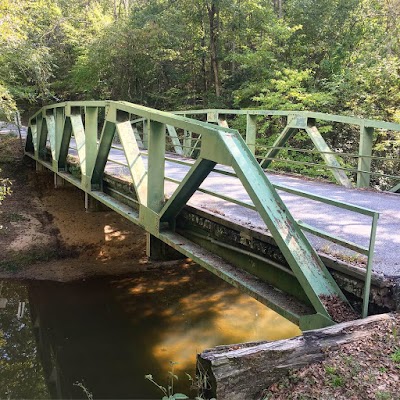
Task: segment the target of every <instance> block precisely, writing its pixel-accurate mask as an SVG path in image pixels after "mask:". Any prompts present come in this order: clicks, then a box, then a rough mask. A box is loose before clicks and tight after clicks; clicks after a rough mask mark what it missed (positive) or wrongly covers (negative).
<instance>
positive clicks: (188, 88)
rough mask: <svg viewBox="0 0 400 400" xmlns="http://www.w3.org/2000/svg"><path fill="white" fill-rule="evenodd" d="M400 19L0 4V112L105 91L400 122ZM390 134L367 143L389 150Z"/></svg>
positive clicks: (274, 4) (280, 6)
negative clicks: (399, 20) (399, 21)
mask: <svg viewBox="0 0 400 400" xmlns="http://www.w3.org/2000/svg"><path fill="white" fill-rule="evenodd" d="M399 16H400V0H18V1H12V0H0V65H1V69H0V109H1V110H2V113H3V114H6V115H9V116H10V115H12V113H13V112H14V111H15V109H16V108H17V107H18V108H19V109H20V110H21V111H24V110H25V116H26V117H27V116H28V115H29V113H30V112H31V110H32V109H38V108H39V107H41V106H42V105H44V104H48V103H55V102H57V101H66V100H90V99H95V100H101V99H113V100H127V101H130V102H133V103H138V104H142V105H146V106H150V107H154V108H158V109H162V110H182V109H185V110H187V109H199V108H200V109H201V108H214V107H215V108H264V109H285V110H312V111H321V112H327V113H332V114H345V115H354V116H358V117H365V118H371V119H382V120H385V121H393V122H400V27H399V24H398V23H397V21H398V19H399ZM236 127H237V126H236ZM267 128H268V127H267ZM327 130H328V129H326V131H327ZM322 132H323V129H322ZM272 133H274V132H272ZM275 133H276V132H275ZM397 134H398V133H397ZM387 135H388V134H387V133H384V134H382V135H381V136H380V138H378V141H377V144H376V146H375V149H377V150H381V151H385V150H387V149H389V148H390V153H391V154H392V155H394V156H396V154H397V152H398V149H399V146H400V145H399V143H400V138H397V136H396V134H389V136H390V135H391V136H390V137H387ZM393 135H394V136H393ZM273 136H274V135H272V136H271V137H273ZM335 137H336V139H335V140H341V137H340V135H339V136H335ZM356 137H358V135H353V137H352V138H350V139H346V140H347V142H348V147H349V148H351V147H352V144H351V141H352V140H356V139H355V138H356ZM267 142H268V140H267ZM342 142H343V141H342ZM331 145H332V143H331ZM333 147H335V143H333ZM385 172H389V173H390V172H391V171H390V169H389V170H385ZM381 183H382V182H381Z"/></svg>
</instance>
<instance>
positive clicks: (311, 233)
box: [25, 101, 400, 329]
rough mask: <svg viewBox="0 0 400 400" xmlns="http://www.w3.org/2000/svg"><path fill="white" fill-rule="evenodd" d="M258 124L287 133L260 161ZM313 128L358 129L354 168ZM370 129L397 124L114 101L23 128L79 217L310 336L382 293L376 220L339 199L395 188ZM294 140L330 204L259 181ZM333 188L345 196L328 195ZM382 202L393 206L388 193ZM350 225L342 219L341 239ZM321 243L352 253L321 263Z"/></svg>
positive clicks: (54, 113)
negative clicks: (190, 266) (116, 218)
mask: <svg viewBox="0 0 400 400" xmlns="http://www.w3.org/2000/svg"><path fill="white" fill-rule="evenodd" d="M227 116H230V117H231V118H241V121H242V124H243V125H244V127H245V128H243V130H245V134H243V136H242V134H241V132H239V131H238V130H234V129H230V128H229V127H228V122H227V121H228V120H227ZM268 118H280V119H281V120H282V121H285V123H286V126H285V127H284V129H283V131H282V132H281V134H280V135H279V136H278V138H277V140H276V142H275V143H274V144H273V146H270V147H265V148H264V149H263V153H262V156H260V150H259V149H258V147H257V146H256V135H257V129H258V128H257V121H260V119H263V120H265V119H268ZM318 123H325V124H326V123H340V124H344V125H349V126H350V125H351V126H353V127H354V126H355V127H357V129H358V131H359V151H358V153H357V154H350V156H351V157H354V158H355V159H356V160H358V161H357V165H356V166H355V167H353V168H349V167H348V166H346V165H344V164H343V162H341V157H342V156H343V153H342V152H340V151H339V152H338V151H337V150H335V151H334V150H332V149H331V148H330V147H329V145H328V144H327V142H326V141H325V140H324V137H323V135H322V134H321V133H320V131H319V130H318V127H317V126H318ZM374 129H380V130H388V131H394V132H396V133H397V132H400V125H398V124H393V123H386V122H380V121H374V120H365V119H357V118H351V117H344V116H335V115H328V114H322V113H311V112H294V111H290V112H287V111H269V110H200V111H187V112H173V113H169V112H162V111H158V110H155V109H151V108H147V107H143V106H139V105H135V104H131V103H127V102H121V101H86V102H66V103H60V104H54V105H50V106H45V107H43V108H42V109H41V110H40V111H38V112H37V113H36V114H35V115H34V116H33V117H32V118H31V119H30V123H29V127H28V133H27V140H26V149H25V153H26V155H28V156H29V157H31V158H32V159H33V160H35V161H36V165H37V169H48V170H50V171H52V172H53V173H54V179H55V185H56V186H57V185H59V184H61V182H65V181H67V182H69V183H71V184H73V185H74V186H76V187H78V188H79V189H81V190H82V191H84V192H85V204H86V207H87V208H90V207H93V206H94V205H95V204H96V203H102V204H104V205H106V206H107V207H109V208H110V209H112V210H114V211H116V212H117V213H119V214H121V215H123V216H124V217H125V218H127V219H128V220H129V221H132V222H133V223H135V224H137V225H139V226H141V227H142V228H143V229H144V230H145V231H146V232H147V238H148V239H147V242H148V243H147V252H148V254H149V255H150V256H151V257H155V258H157V257H158V258H160V257H168V256H175V257H176V254H171V253H173V252H175V251H177V252H179V253H180V254H181V255H184V256H186V257H189V258H191V259H193V260H194V261H195V262H197V263H198V264H200V265H201V266H203V267H204V268H206V269H208V270H210V271H211V272H213V273H215V274H216V275H218V276H220V277H221V278H222V279H224V280H225V281H227V282H229V283H231V284H232V285H234V286H236V287H238V288H240V289H241V290H242V291H244V292H246V293H248V294H249V295H251V296H253V297H254V298H256V299H257V300H259V301H260V302H262V303H264V304H266V305H267V306H269V307H270V308H272V309H273V310H275V311H277V312H278V313H280V314H281V315H283V316H285V317H286V318H288V319H289V320H291V321H293V322H295V323H296V324H298V325H299V326H300V327H301V328H302V329H311V328H316V327H323V326H328V325H332V324H334V323H335V322H337V320H338V317H337V315H336V314H337V308H338V307H339V308H341V310H343V312H345V313H349V312H352V305H350V302H349V295H348V293H349V292H352V296H353V297H357V298H358V300H359V303H360V304H361V307H360V308H361V315H362V316H363V317H365V316H366V315H368V310H369V303H370V301H372V299H373V298H376V297H377V296H378V297H379V290H380V289H379V288H380V287H383V286H382V285H381V284H380V283H379V282H380V281H379V276H375V275H376V274H375V275H374V272H373V263H374V259H373V256H374V246H375V241H376V233H377V224H378V218H379V212H378V211H375V210H373V209H370V208H369V207H370V205H369V203H368V201H364V198H362V199H361V200H359V201H358V204H357V201H356V202H355V204H354V203H351V202H350V201H347V200H348V199H351V196H352V194H351V193H353V192H357V193H358V194H357V195H358V196H361V195H363V194H364V193H367V194H368V191H362V193H361V194H359V192H360V191H356V190H354V189H349V188H351V187H352V186H356V187H358V188H367V187H368V186H369V184H370V179H371V176H373V175H374V174H375V175H382V176H384V177H387V178H388V179H389V178H390V179H392V180H394V181H396V180H397V181H398V182H400V178H399V177H397V176H396V175H385V174H383V173H381V172H373V168H371V164H372V163H373V162H374V160H375V159H377V160H378V161H379V160H380V159H381V160H380V161H383V160H384V159H385V157H376V156H374V155H373V140H374V139H373V137H374ZM297 132H301V133H302V134H303V135H308V137H309V138H310V140H311V141H312V144H313V146H314V149H312V150H310V149H309V150H304V149H298V151H300V152H314V153H318V154H319V155H320V157H321V160H322V161H323V162H322V164H321V166H323V167H325V168H327V169H328V170H329V171H330V172H331V174H332V176H333V177H334V179H335V180H336V181H337V183H338V184H339V185H341V187H343V189H341V188H339V187H338V186H337V185H332V184H325V188H326V191H327V192H328V195H321V194H318V193H315V192H313V191H307V190H304V186H306V187H307V182H306V183H304V181H303V182H302V184H301V185H300V184H299V180H297V181H296V179H295V178H290V179H292V183H293V182H294V184H292V185H285V184H282V183H280V182H279V176H275V178H274V176H273V175H272V176H271V175H269V174H266V173H265V169H267V168H269V167H270V166H271V164H273V162H274V161H276V160H277V156H278V153H279V152H280V151H282V152H285V151H286V152H287V151H288V150H290V151H295V150H296V149H293V148H290V147H288V140H289V139H290V138H291V137H293V136H294V135H295V134H296V133H297ZM280 160H281V161H280V162H282V159H280ZM395 161H396V160H394V161H393V162H395ZM349 176H353V177H354V179H353V180H354V181H355V183H354V184H353V183H352V180H351V179H350V178H349ZM274 180H275V181H274ZM276 180H278V182H276ZM272 181H274V182H272ZM398 182H397V186H396V184H395V185H394V186H393V188H392V191H393V192H396V191H397V190H398V189H399V184H398ZM310 184H311V183H310ZM321 185H322V186H320V187H322V188H323V187H324V186H323V185H324V184H322V183H321ZM326 185H328V187H326ZM335 188H339V189H340V190H344V192H341V195H337V196H335V195H334V196H329V192H332V193H334V192H335V190H336V189H335ZM326 191H325V192H324V193H326ZM278 192H279V194H278ZM373 195H375V193H372V194H371V196H373ZM378 195H379V196H384V194H382V195H381V194H378ZM285 196H286V197H285ZM288 196H289V197H288ZM341 196H342V198H340V197H341ZM390 196H392V197H391V201H392V202H393V201H394V202H396V201H398V200H397V199H398V195H395V194H392V195H390ZM335 197H336V199H335ZM381 198H382V197H380V199H381ZM310 202H311V203H310ZM291 203H292V204H293V205H294V206H296V205H297V206H300V208H303V209H307V207H309V211H310V212H309V214H314V215H317V216H318V214H319V213H320V217H318V218H317V223H316V225H317V226H312V224H310V223H308V222H304V221H302V220H299V219H298V218H295V217H294V216H293V215H292V212H291V211H290V210H289V208H290V207H288V206H287V204H291ZM307 204H308V205H309V204H312V205H311V206H307ZM324 207H330V208H329V210H331V209H335V210H336V211H335V212H332V213H333V214H332V215H333V218H334V219H335V220H340V219H342V217H341V216H342V215H347V214H351V216H352V217H350V221H351V224H350V225H352V226H355V225H357V224H358V225H360V226H361V225H362V229H363V232H362V234H361V236H360V237H361V239H362V241H363V243H362V244H360V243H356V242H355V241H353V238H354V237H357V235H356V233H354V235H352V234H351V232H350V234H347V235H337V234H336V232H333V233H332V230H331V231H329V229H324V227H323V226H321V222H323V219H324V216H327V215H329V214H330V213H331V211H329V210H326V209H324ZM399 210H400V205H399ZM337 216H339V217H337ZM343 219H344V220H346V218H344V217H343ZM360 221H362V223H361V222H360ZM392 222H393V221H392ZM322 225H323V224H322ZM328 225H329V223H328ZM331 225H332V224H331ZM358 225H357V226H358ZM348 226H349V225H348V224H347V223H346V221H345V222H344V225H343V229H342V231H343V232H345V231H346V229H347V228H348ZM378 232H379V231H378ZM378 239H379V235H378ZM320 241H322V242H323V243H324V246H327V245H326V243H329V245H328V246H333V247H332V248H333V249H336V248H340V249H341V251H342V252H343V254H347V253H346V252H347V251H349V252H350V253H349V254H351V255H350V256H346V257H347V259H346V257H342V261H340V260H339V261H338V260H336V259H335V257H331V256H329V255H328V256H326V255H324V254H321V251H320V249H321V245H320ZM397 242H399V243H400V241H397V239H396V240H394V242H393V246H396V243H397ZM390 249H391V250H393V249H392V248H390ZM322 253H323V252H322ZM325 253H326V251H325ZM354 254H356V256H354ZM351 257H353V261H354V260H361V258H362V260H363V261H362V264H363V266H362V267H356V266H352V265H349V262H347V261H349V259H350V258H351ZM358 257H360V258H358ZM339 259H340V257H339ZM350 261H351V260H350ZM385 262H386V261H385ZM350 264H351V263H350ZM396 274H397V272H395V274H394V275H396ZM398 275H400V273H399V274H398ZM333 276H335V278H334V277H333ZM340 276H341V277H342V278H340ZM343 276H344V278H343ZM348 277H351V278H354V279H355V280H356V281H357V283H356V284H355V288H354V290H350V289H349V288H348V286H349V285H348ZM346 282H347V283H346ZM371 282H372V283H371ZM374 285H375V286H376V290H375V292H373V290H372V289H371V287H372V288H373V287H375V286H374ZM380 285H381V286H380ZM390 290H391V289H390ZM393 290H395V289H393ZM351 303H352V304H354V301H352V302H351ZM356 303H357V301H356Z"/></svg>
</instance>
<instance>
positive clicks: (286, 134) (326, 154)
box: [260, 116, 353, 187]
mask: <svg viewBox="0 0 400 400" xmlns="http://www.w3.org/2000/svg"><path fill="white" fill-rule="evenodd" d="M298 129H302V130H305V131H306V132H307V134H308V136H309V137H310V139H311V140H312V142H313V144H314V146H315V148H316V149H317V150H318V151H319V152H320V155H321V157H322V159H323V160H324V161H325V163H326V165H327V166H328V168H329V169H330V171H331V172H332V174H333V176H334V177H335V179H336V181H337V182H338V183H339V184H340V185H342V186H345V187H353V185H352V183H351V181H350V179H349V178H348V177H347V175H346V173H345V172H344V171H343V170H341V168H342V167H341V165H340V163H339V161H338V159H337V157H336V156H335V155H334V154H330V153H333V152H332V150H331V148H330V147H329V146H328V144H327V143H326V141H325V139H324V138H323V137H322V135H321V133H320V132H319V131H318V128H317V127H316V126H315V124H309V123H308V121H307V120H306V119H305V118H303V117H296V116H292V119H291V120H289V121H288V125H287V126H286V127H285V128H284V129H283V131H282V132H281V134H280V135H279V136H278V138H277V139H276V140H275V142H274V144H273V146H272V148H271V149H269V150H268V152H267V154H266V156H265V159H264V160H263V161H262V162H261V163H260V165H261V168H264V169H266V168H268V167H269V166H270V165H271V163H272V159H273V158H275V157H276V155H277V154H278V153H279V151H280V150H281V148H282V147H283V146H284V145H285V144H286V143H287V141H288V140H289V139H290V138H291V137H292V136H293V135H294V134H295V133H296V132H297V130H298Z"/></svg>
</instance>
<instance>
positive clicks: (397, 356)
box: [390, 348, 400, 364]
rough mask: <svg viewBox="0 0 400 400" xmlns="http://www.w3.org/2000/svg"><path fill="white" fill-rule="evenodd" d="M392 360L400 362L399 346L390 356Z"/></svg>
mask: <svg viewBox="0 0 400 400" xmlns="http://www.w3.org/2000/svg"><path fill="white" fill-rule="evenodd" d="M390 358H391V359H392V361H393V362H394V363H396V364H400V348H397V349H396V351H395V352H394V353H393V354H392V355H391V356H390Z"/></svg>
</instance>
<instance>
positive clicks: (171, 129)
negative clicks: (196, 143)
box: [167, 125, 183, 156]
mask: <svg viewBox="0 0 400 400" xmlns="http://www.w3.org/2000/svg"><path fill="white" fill-rule="evenodd" d="M167 132H168V136H169V137H170V138H171V142H172V145H173V146H174V150H175V153H176V154H179V155H180V156H183V149H182V144H181V142H180V140H179V138H178V134H177V133H176V129H175V127H173V126H172V125H167Z"/></svg>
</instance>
